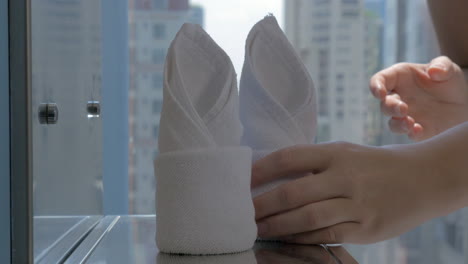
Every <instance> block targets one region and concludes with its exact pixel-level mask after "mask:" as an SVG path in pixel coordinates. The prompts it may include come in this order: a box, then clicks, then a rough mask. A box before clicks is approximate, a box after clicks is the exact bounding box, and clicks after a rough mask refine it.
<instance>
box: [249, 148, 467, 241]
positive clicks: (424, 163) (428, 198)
mask: <svg viewBox="0 0 468 264" xmlns="http://www.w3.org/2000/svg"><path fill="white" fill-rule="evenodd" d="M426 147H427V146H426ZM437 160H439V157H436V156H435V155H434V154H433V153H432V152H430V151H427V150H426V149H423V143H419V144H412V145H406V146H399V147H395V148H382V147H380V148H377V147H368V146H360V145H354V144H350V143H340V142H338V143H327V144H317V145H304V146H295V147H291V148H286V149H283V150H279V151H277V152H275V153H273V154H271V155H269V156H267V157H265V158H263V159H261V160H259V161H258V162H256V163H255V164H254V167H253V170H252V186H253V187H255V186H259V185H261V184H264V183H266V182H270V181H272V180H275V179H278V178H282V177H287V176H291V175H298V174H299V175H305V176H304V177H301V178H298V179H295V180H292V181H290V182H288V183H285V184H283V185H281V186H279V187H277V188H276V189H274V190H272V191H270V192H268V193H265V194H262V195H260V196H258V197H256V198H255V199H254V206H255V212H256V220H257V223H258V230H259V234H258V235H259V236H260V237H263V238H280V239H284V240H286V241H290V242H294V243H305V244H320V243H327V244H333V243H358V244H366V243H373V242H377V241H382V240H385V239H388V238H391V237H394V236H397V235H399V234H402V233H403V232H406V231H408V230H410V229H411V228H413V227H416V226H417V225H419V224H421V223H423V222H424V221H426V220H428V219H431V218H434V217H438V216H442V215H445V214H448V213H450V212H452V211H454V210H456V209H458V208H461V207H463V205H462V202H461V201H458V200H457V199H460V198H459V197H463V196H465V195H461V194H462V193H463V192H465V190H462V187H461V186H463V184H460V183H459V182H457V181H456V180H453V179H450V178H448V176H445V175H444V173H443V172H441V171H442V169H441V167H443V166H439V165H440V164H437ZM311 173H313V174H311ZM463 188H465V187H463Z"/></svg>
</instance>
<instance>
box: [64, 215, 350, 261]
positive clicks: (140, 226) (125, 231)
mask: <svg viewBox="0 0 468 264" xmlns="http://www.w3.org/2000/svg"><path fill="white" fill-rule="evenodd" d="M155 233H156V220H155V217H154V215H152V216H106V217H105V218H104V219H102V220H101V221H100V222H99V224H98V225H96V227H95V228H94V229H93V231H92V232H91V233H90V234H89V235H88V236H87V237H86V238H85V240H84V241H83V242H82V243H81V244H80V245H79V247H78V248H77V249H76V250H75V251H74V252H73V253H72V254H71V256H70V257H69V258H68V259H67V261H66V262H65V263H115V264H120V263H122V264H123V263H142V264H144V263H153V264H154V263H159V264H161V263H162V264H165V263H166V264H167V263H171V264H172V263H184V264H190V263H208V264H209V263H233V264H234V263H235V264H237V263H239V264H251V263H258V264H261V263H288V264H295V263H301V264H302V263H311V264H312V263H313V264H322V263H324V264H325V263H326V264H329V263H330V264H331V263H357V262H356V261H355V260H354V259H353V258H352V257H351V256H350V255H349V254H348V253H347V252H346V250H344V249H343V248H341V247H336V248H324V247H320V246H300V245H291V244H283V243H275V242H257V243H256V244H255V247H254V248H253V249H252V250H250V251H246V252H243V253H239V254H228V255H217V256H183V255H169V254H164V253H160V252H158V249H157V248H156V243H155Z"/></svg>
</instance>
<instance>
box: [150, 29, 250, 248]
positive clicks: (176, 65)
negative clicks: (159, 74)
mask: <svg viewBox="0 0 468 264" xmlns="http://www.w3.org/2000/svg"><path fill="white" fill-rule="evenodd" d="M163 93H164V94H163V96H164V97H163V98H164V100H163V107H162V112H161V121H160V134H159V139H158V141H159V150H160V154H159V156H158V157H157V158H156V160H155V164H154V165H155V175H156V227H157V229H156V243H157V246H158V248H159V250H160V251H162V252H166V253H179V254H195V255H206V254H224V253H233V252H241V251H245V250H248V249H250V248H252V246H253V244H254V241H255V238H256V233H257V227H256V224H255V212H254V208H253V203H252V198H251V195H250V174H251V166H252V152H251V149H250V148H249V147H241V146H240V139H241V135H242V124H241V122H240V119H239V102H238V100H239V99H238V91H237V81H236V74H235V71H234V67H233V66H232V63H231V61H230V59H229V57H228V56H227V55H226V53H225V52H224V51H223V50H222V49H221V48H219V47H218V46H217V45H216V43H215V42H214V41H213V40H212V39H211V38H210V37H209V36H208V34H206V33H205V32H204V31H203V29H202V28H201V27H200V26H198V25H192V24H185V25H183V26H182V28H181V29H180V31H179V32H178V34H177V36H176V37H175V39H174V41H173V42H172V44H171V46H170V48H169V51H168V55H167V58H166V65H165V69H164V88H163Z"/></svg>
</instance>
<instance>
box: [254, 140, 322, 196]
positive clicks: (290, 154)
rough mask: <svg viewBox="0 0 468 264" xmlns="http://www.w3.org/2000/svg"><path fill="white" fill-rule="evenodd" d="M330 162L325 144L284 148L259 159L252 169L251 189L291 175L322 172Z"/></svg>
mask: <svg viewBox="0 0 468 264" xmlns="http://www.w3.org/2000/svg"><path fill="white" fill-rule="evenodd" d="M330 160H331V153H330V150H329V149H328V148H327V147H326V144H315V145H299V146H294V147H289V148H285V149H282V150H279V151H276V152H273V153H272V154H270V155H268V156H266V157H264V158H262V159H260V160H259V161H257V162H256V163H255V164H254V165H253V168H252V187H257V186H259V185H262V184H264V183H267V182H270V181H272V180H275V179H277V178H280V177H285V176H291V174H297V173H307V172H315V171H320V170H323V169H324V168H326V167H327V166H328V162H329V161H330Z"/></svg>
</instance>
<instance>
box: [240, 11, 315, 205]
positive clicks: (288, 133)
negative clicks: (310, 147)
mask: <svg viewBox="0 0 468 264" xmlns="http://www.w3.org/2000/svg"><path fill="white" fill-rule="evenodd" d="M240 117H241V121H242V124H243V125H244V135H243V137H242V144H243V145H247V146H250V147H252V149H253V158H254V160H258V159H260V158H262V157H263V156H265V155H267V154H269V153H271V152H273V151H275V150H278V149H280V148H284V147H287V146H292V145H297V144H310V143H313V142H314V137H315V133H316V132H315V131H316V125H317V107H316V98H315V89H314V85H313V82H312V80H311V78H310V75H309V73H308V71H307V69H306V67H305V66H304V64H303V63H302V62H301V59H300V58H299V56H298V55H297V54H296V52H295V51H294V48H293V46H292V45H291V44H290V43H289V41H288V39H287V38H286V36H285V35H284V33H283V31H282V30H281V28H280V27H279V25H278V22H277V21H276V19H275V17H273V16H267V17H265V18H264V19H263V20H261V21H260V22H258V23H257V24H256V25H255V26H254V27H253V28H252V30H251V31H250V33H249V36H248V38H247V42H246V47H245V62H244V66H243V69H242V76H241V81H240ZM285 181H286V180H280V181H277V182H274V183H272V184H268V185H264V186H261V187H260V188H257V189H255V190H253V192H252V193H253V196H254V197H255V196H257V195H259V194H261V193H263V192H266V191H269V190H272V189H273V188H275V187H276V186H278V185H279V184H281V183H282V182H285Z"/></svg>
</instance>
